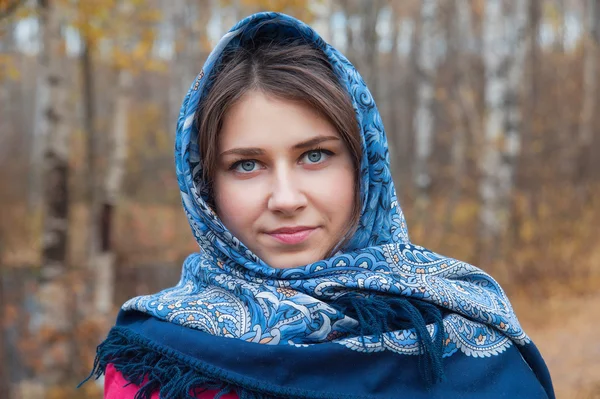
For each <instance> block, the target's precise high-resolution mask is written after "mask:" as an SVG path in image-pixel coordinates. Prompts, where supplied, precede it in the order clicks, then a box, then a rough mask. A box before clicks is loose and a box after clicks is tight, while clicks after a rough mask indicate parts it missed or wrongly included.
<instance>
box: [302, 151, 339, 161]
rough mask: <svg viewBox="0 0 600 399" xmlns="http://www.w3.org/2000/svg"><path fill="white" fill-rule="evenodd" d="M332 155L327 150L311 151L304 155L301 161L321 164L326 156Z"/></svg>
mask: <svg viewBox="0 0 600 399" xmlns="http://www.w3.org/2000/svg"><path fill="white" fill-rule="evenodd" d="M330 155H333V153H332V152H331V151H327V150H311V151H307V152H305V153H304V155H303V156H302V159H303V160H304V161H305V163H308V164H311V163H319V162H323V161H324V160H325V159H326V158H327V157H328V156H330Z"/></svg>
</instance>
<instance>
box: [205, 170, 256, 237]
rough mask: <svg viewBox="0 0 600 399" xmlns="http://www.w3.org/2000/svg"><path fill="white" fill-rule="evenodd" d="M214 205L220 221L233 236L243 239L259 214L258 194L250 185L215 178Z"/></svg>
mask: <svg viewBox="0 0 600 399" xmlns="http://www.w3.org/2000/svg"><path fill="white" fill-rule="evenodd" d="M214 195H215V205H216V207H217V214H218V215H219V218H221V221H222V222H223V224H224V225H225V227H227V228H228V229H229V230H231V232H232V233H234V235H237V236H239V237H243V236H245V235H247V234H249V232H248V231H247V230H248V229H249V228H250V226H251V224H252V221H253V220H254V219H255V218H256V215H257V212H260V202H261V199H260V198H259V197H260V196H259V193H258V192H257V190H256V189H253V187H252V185H248V184H245V185H243V184H242V185H240V183H239V182H232V181H228V180H227V179H226V178H225V179H223V178H218V177H217V178H215V185H214Z"/></svg>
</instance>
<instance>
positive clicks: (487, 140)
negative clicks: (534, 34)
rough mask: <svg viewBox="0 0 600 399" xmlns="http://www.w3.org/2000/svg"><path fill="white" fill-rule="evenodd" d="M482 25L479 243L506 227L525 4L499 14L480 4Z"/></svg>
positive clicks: (499, 6)
mask: <svg viewBox="0 0 600 399" xmlns="http://www.w3.org/2000/svg"><path fill="white" fill-rule="evenodd" d="M485 4H486V9H485V15H484V22H483V36H484V38H483V42H484V49H483V58H484V65H485V105H486V118H485V124H484V130H485V132H484V134H485V137H484V148H483V156H482V160H481V171H482V176H481V182H480V196H481V210H480V222H481V228H482V240H483V241H484V242H487V243H488V244H489V243H491V242H496V243H497V241H496V240H498V239H499V238H500V236H501V235H502V233H503V231H504V230H505V229H506V227H507V223H508V220H509V211H510V206H509V204H510V203H509V201H510V196H511V192H512V189H513V179H514V174H515V170H514V167H515V163H516V159H517V157H518V156H519V152H520V147H521V136H520V129H521V114H520V111H519V97H520V96H519V89H520V82H521V74H522V71H523V67H524V65H523V64H524V61H525V53H526V49H527V42H526V40H524V34H523V33H524V32H525V28H526V24H527V2H526V1H525V0H518V1H515V2H513V3H511V5H512V7H513V8H512V10H511V12H510V14H509V15H505V13H504V10H503V1H501V0H489V1H487V2H486V3H485Z"/></svg>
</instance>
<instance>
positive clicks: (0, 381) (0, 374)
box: [0, 231, 10, 399]
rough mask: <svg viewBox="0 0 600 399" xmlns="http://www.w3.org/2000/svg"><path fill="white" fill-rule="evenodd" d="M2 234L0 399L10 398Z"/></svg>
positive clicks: (0, 269)
mask: <svg viewBox="0 0 600 399" xmlns="http://www.w3.org/2000/svg"><path fill="white" fill-rule="evenodd" d="M3 249H4V238H3V232H2V231H0V398H7V399H8V398H10V385H9V384H10V379H9V378H8V367H7V364H8V359H7V358H6V352H5V347H6V337H5V335H4V325H3V323H4V321H5V320H6V318H5V316H4V308H5V306H6V300H5V298H4V273H5V272H4V263H3V259H2V254H3V253H4V251H3Z"/></svg>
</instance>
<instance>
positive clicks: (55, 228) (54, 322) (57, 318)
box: [34, 0, 71, 387]
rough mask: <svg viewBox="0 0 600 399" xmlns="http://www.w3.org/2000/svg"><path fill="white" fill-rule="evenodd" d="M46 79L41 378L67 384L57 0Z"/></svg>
mask: <svg viewBox="0 0 600 399" xmlns="http://www.w3.org/2000/svg"><path fill="white" fill-rule="evenodd" d="M38 4H39V11H40V37H41V39H42V43H43V48H42V51H41V52H40V63H41V71H40V72H41V74H42V76H43V80H42V84H43V85H44V86H45V89H44V90H45V91H46V92H47V93H48V96H47V101H46V102H44V103H43V105H42V110H43V111H44V112H43V118H42V119H41V120H40V125H39V126H38V129H39V131H40V136H41V137H44V138H46V145H45V148H44V156H43V164H44V168H43V170H44V179H43V183H44V190H43V207H44V222H43V227H42V229H43V231H42V234H43V238H42V263H41V269H40V281H39V287H38V297H37V306H38V307H37V312H38V314H37V315H35V316H34V320H36V322H35V323H34V325H35V327H36V329H37V332H38V333H39V334H40V337H41V338H40V341H41V342H40V344H41V347H42V348H44V352H43V354H42V355H41V356H42V371H41V373H40V375H39V378H40V380H41V381H42V382H43V383H44V385H45V386H46V387H48V386H54V385H57V384H63V383H65V382H66V381H68V380H69V378H70V377H71V376H70V375H69V359H70V356H71V345H70V342H69V341H70V340H69V339H68V336H69V335H68V334H69V331H70V328H71V322H70V313H69V306H68V304H69V302H70V300H71V293H70V292H69V289H68V285H67V282H66V277H67V276H66V275H67V271H68V265H67V241H68V235H67V234H68V231H67V229H68V225H69V223H68V214H69V186H68V180H69V159H68V157H69V150H68V138H69V128H68V126H67V123H66V119H65V117H66V96H67V90H66V87H65V84H66V83H65V80H64V77H63V76H62V65H61V64H62V63H61V57H62V54H61V47H62V43H61V42H62V38H61V30H60V27H61V22H60V10H58V9H57V6H56V4H55V2H54V1H51V0H39V3H38Z"/></svg>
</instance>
